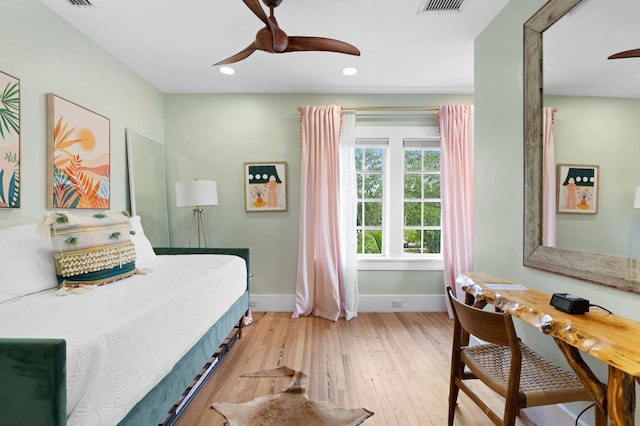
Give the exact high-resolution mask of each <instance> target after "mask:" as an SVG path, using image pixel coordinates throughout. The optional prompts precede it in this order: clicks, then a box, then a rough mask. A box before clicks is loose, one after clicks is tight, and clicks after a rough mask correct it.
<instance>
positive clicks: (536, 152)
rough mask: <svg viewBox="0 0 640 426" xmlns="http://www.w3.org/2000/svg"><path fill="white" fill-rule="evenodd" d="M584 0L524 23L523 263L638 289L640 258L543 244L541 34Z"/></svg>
mask: <svg viewBox="0 0 640 426" xmlns="http://www.w3.org/2000/svg"><path fill="white" fill-rule="evenodd" d="M592 1H596V0H592ZM597 1H601V0H597ZM580 3H581V0H550V1H549V2H547V3H546V4H545V5H544V6H543V7H542V8H541V9H540V10H539V11H538V12H536V14H535V15H534V16H532V17H531V18H530V19H529V20H528V21H527V22H526V23H525V25H524V145H525V146H524V171H525V173H524V185H525V186H524V253H523V254H524V261H523V263H524V265H525V266H528V267H532V268H536V269H540V270H544V271H548V272H552V273H557V274H560V275H564V276H568V277H573V278H578V279H581V280H585V281H590V282H594V283H597V284H602V285H605V286H608V287H612V288H616V289H619V290H623V291H629V292H633V293H640V268H639V266H638V259H637V258H635V257H625V256H620V255H610V254H602V253H594V252H588V251H579V250H572V249H565V248H557V247H548V246H544V245H543V244H542V229H543V219H542V217H543V215H542V197H543V190H542V169H543V167H542V162H543V152H542V150H543V93H544V91H543V89H544V78H543V69H544V67H543V60H542V59H543V33H544V31H545V30H547V29H548V28H550V27H551V26H552V25H553V24H555V23H556V22H557V21H558V20H559V19H560V18H562V17H563V16H565V15H566V14H567V13H568V12H570V11H571V10H572V9H574V8H575V7H576V6H578V5H579V4H580ZM621 50H622V49H621ZM611 53H615V52H611Z"/></svg>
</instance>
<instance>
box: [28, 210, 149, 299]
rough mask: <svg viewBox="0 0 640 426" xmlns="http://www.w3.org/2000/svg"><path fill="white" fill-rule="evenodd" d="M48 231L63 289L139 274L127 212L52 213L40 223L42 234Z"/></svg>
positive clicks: (82, 286) (58, 276)
mask: <svg viewBox="0 0 640 426" xmlns="http://www.w3.org/2000/svg"><path fill="white" fill-rule="evenodd" d="M47 230H48V231H49V234H50V237H51V242H52V246H53V257H54V262H55V266H56V277H57V279H58V283H59V285H60V288H61V289H66V290H69V291H71V290H73V289H75V288H85V286H90V285H101V284H105V283H108V282H112V281H116V280H120V279H123V278H127V277H130V276H132V275H134V274H135V273H136V263H135V262H136V249H135V247H134V245H133V243H132V242H131V239H130V234H129V232H130V220H129V217H128V216H127V215H125V214H124V213H97V214H94V215H92V216H82V217H80V216H74V215H72V214H70V213H67V212H51V213H47V214H46V215H45V216H44V217H43V218H42V220H41V221H40V224H39V232H40V233H41V234H43V233H46V232H47Z"/></svg>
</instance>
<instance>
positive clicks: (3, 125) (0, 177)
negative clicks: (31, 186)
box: [0, 71, 20, 209]
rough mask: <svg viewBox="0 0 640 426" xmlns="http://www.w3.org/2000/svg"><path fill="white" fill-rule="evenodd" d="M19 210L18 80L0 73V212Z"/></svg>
mask: <svg viewBox="0 0 640 426" xmlns="http://www.w3.org/2000/svg"><path fill="white" fill-rule="evenodd" d="M18 207H20V80H19V79H17V78H15V77H13V76H10V75H9V74H5V73H3V72H2V71H0V208H14V209H15V208H18Z"/></svg>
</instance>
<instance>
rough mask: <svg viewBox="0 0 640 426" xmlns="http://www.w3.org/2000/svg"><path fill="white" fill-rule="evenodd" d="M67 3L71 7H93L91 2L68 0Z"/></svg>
mask: <svg viewBox="0 0 640 426" xmlns="http://www.w3.org/2000/svg"><path fill="white" fill-rule="evenodd" d="M67 2H68V3H69V4H70V5H71V6H78V7H93V3H91V2H90V1H89V0H67Z"/></svg>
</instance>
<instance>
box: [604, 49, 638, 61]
mask: <svg viewBox="0 0 640 426" xmlns="http://www.w3.org/2000/svg"><path fill="white" fill-rule="evenodd" d="M624 58H640V49H631V50H625V51H624V52H618V53H616V54H614V55H611V56H609V57H608V58H607V59H624Z"/></svg>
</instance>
